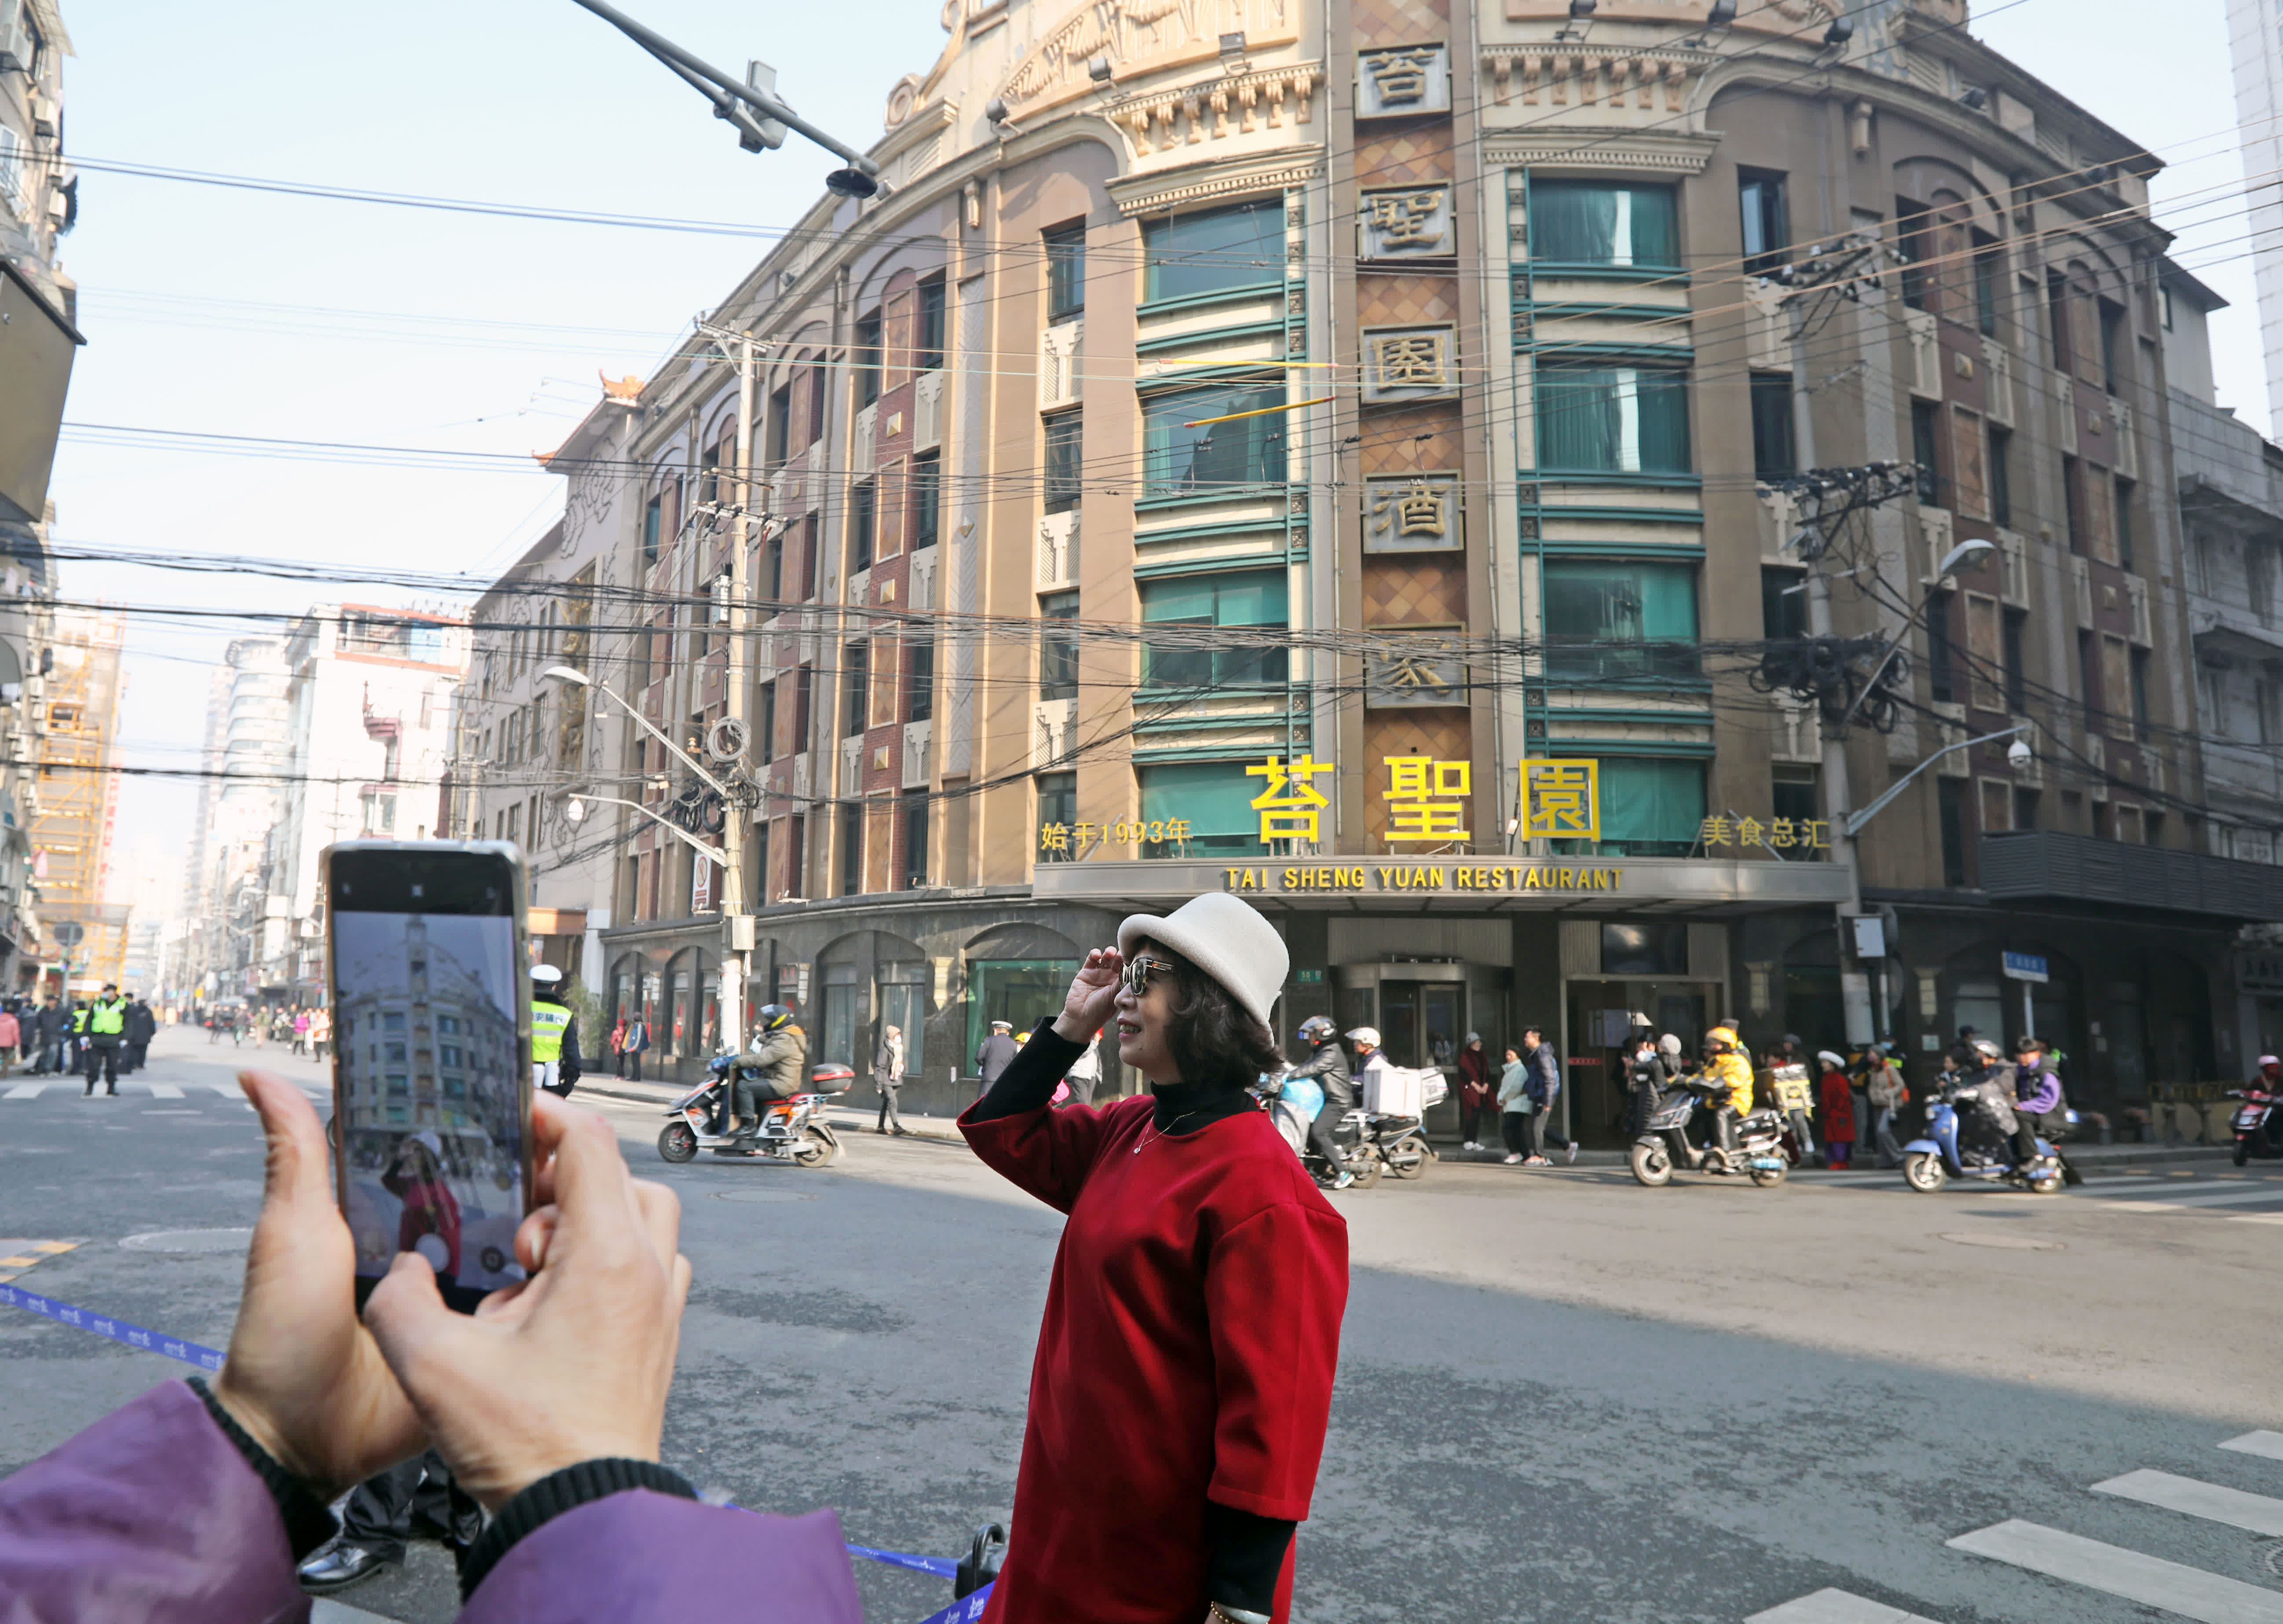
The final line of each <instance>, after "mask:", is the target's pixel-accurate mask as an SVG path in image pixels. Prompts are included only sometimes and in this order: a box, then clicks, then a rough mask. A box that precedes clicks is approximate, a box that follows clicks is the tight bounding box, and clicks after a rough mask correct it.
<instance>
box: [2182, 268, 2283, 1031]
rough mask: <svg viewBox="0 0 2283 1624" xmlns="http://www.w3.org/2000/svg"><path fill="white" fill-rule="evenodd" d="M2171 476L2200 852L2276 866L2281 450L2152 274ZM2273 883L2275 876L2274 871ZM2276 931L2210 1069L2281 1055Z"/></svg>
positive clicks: (2208, 295)
mask: <svg viewBox="0 0 2283 1624" xmlns="http://www.w3.org/2000/svg"><path fill="white" fill-rule="evenodd" d="M2162 293H2163V306H2162V316H2161V322H2162V327H2163V331H2164V353H2165V362H2166V368H2167V371H2168V372H2169V375H2170V383H2171V421H2172V433H2171V439H2172V471H2173V474H2174V476H2175V477H2176V478H2177V479H2178V482H2179V496H2180V516H2181V540H2182V543H2183V544H2182V549H2181V552H2182V563H2183V565H2184V566H2185V568H2186V579H2187V589H2188V634H2189V637H2190V639H2191V641H2192V644H2193V648H2194V651H2195V678H2196V725H2197V730H2198V731H2199V732H2200V733H2201V735H2202V741H2203V757H2204V787H2205V794H2206V798H2207V800H2209V804H2210V808H2211V811H2212V822H2211V834H2212V849H2213V850H2214V851H2215V852H2217V853H2219V854H2221V855H2226V856H2231V857H2240V858H2244V859H2247V860H2248V861H2250V862H2253V863H2283V839H2279V835H2283V448H2279V447H2277V446H2276V445H2275V443H2274V442H2273V441H2270V440H2267V439H2266V438H2264V436H2262V435H2261V433H2259V431H2258V430H2257V429H2256V428H2254V427H2252V426H2251V425H2249V424H2248V423H2246V422H2243V421H2242V420H2241V419H2240V418H2238V417H2237V415H2236V414H2235V412H2234V411H2233V410H2230V409H2228V408H2225V407H2223V406H2221V405H2219V404H2218V402H2217V396H2216V395H2215V394H2214V391H2213V386H2212V362H2211V339H2210V333H2209V328H2208V327H2207V325H2206V318H2207V317H2209V315H2210V314H2211V312H2213V311H2214V310H2217V309H2219V308H2222V307H2224V306H2225V303H2226V301H2225V300H2223V299H2222V298H2220V296H2219V295H2218V294H2217V293H2214V292H2212V290H2211V289H2210V288H2209V287H2207V286H2205V285H2203V283H2201V281H2199V280H2197V278H2196V277H2193V276H2191V275H2190V274H2189V273H2188V272H2186V271H2185V270H2183V269H2180V268H2179V267H2178V266H2177V265H2174V264H2171V263H2170V262H2167V263H2166V264H2165V266H2164V267H2163V281H2162ZM2277 874H2278V876H2279V878H2283V870H2278V871H2277ZM2279 946H2283V932H2279V931H2278V930H2277V928H2276V927H2275V925H2274V924H2273V923H2272V922H2271V916H2269V917H2268V922H2264V923H2261V924H2255V925H2247V926H2246V927H2245V929H2244V930H2243V932H2242V933H2241V938H2240V942H2239V946H2238V950H2237V952H2236V954H2235V956H2234V963H2233V966H2232V969H2233V975H2232V988H2229V989H2227V990H2228V991H2231V992H2232V1000H2224V1003H2227V1002H2232V1015H2233V1019H2232V1021H2231V1020H2229V1019H2222V1021H2221V1022H2220V1030H2219V1050H2220V1062H2221V1066H2222V1068H2223V1070H2227V1069H2230V1068H2231V1067H2232V1066H2234V1067H2240V1068H2241V1069H2243V1070H2244V1071H2245V1072H2246V1073H2247V1074H2248V1070H2249V1067H2248V1065H2247V1064H2245V1063H2246V1062H2248V1061H2252V1060H2256V1058H2258V1057H2259V1056H2260V1055H2262V1054H2272V1053H2274V1052H2276V1051H2277V1049H2278V1046H2279V1045H2283V953H2279V952H2278V951H2277V949H2278V948H2279Z"/></svg>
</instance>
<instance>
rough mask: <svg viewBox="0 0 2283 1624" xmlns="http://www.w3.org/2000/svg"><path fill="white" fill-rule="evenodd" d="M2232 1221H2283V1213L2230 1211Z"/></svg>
mask: <svg viewBox="0 0 2283 1624" xmlns="http://www.w3.org/2000/svg"><path fill="white" fill-rule="evenodd" d="M2227 1221H2228V1222H2230V1223H2283V1213H2230V1214H2228V1215H2227Z"/></svg>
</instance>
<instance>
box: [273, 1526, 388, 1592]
mask: <svg viewBox="0 0 2283 1624" xmlns="http://www.w3.org/2000/svg"><path fill="white" fill-rule="evenodd" d="M393 1566H395V1564H394V1563H393V1562H386V1561H383V1560H382V1559H381V1558H378V1557H377V1556H375V1555H373V1554H372V1552H370V1551H369V1550H366V1549H365V1548H364V1547H363V1546H362V1545H352V1544H350V1543H349V1542H347V1541H346V1540H340V1539H333V1540H328V1541H327V1542H325V1543H323V1545H320V1546H318V1547H317V1549H316V1550H315V1551H313V1552H311V1553H310V1555H309V1556H308V1558H307V1559H306V1560H304V1561H303V1562H302V1564H301V1565H300V1569H299V1570H298V1573H297V1576H298V1577H299V1578H300V1581H301V1588H302V1589H304V1590H306V1591H308V1593H309V1594H310V1595H312V1596H325V1595H330V1594H331V1592H333V1591H335V1590H346V1589H348V1588H349V1587H350V1586H351V1585H353V1584H362V1582H363V1581H366V1580H368V1579H370V1578H371V1577H372V1576H373V1575H374V1574H375V1573H378V1572H380V1570H381V1569H383V1568H385V1567H393Z"/></svg>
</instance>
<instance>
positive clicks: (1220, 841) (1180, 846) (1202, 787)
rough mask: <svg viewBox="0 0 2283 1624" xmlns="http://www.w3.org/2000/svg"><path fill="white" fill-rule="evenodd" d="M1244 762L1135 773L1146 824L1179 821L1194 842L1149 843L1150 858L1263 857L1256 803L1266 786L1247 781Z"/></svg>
mask: <svg viewBox="0 0 2283 1624" xmlns="http://www.w3.org/2000/svg"><path fill="white" fill-rule="evenodd" d="M1244 768H1245V762H1244V761H1243V760H1230V761H1158V762H1154V763H1150V764H1149V765H1145V766H1141V767H1137V768H1135V769H1134V777H1135V779H1136V780H1137V781H1138V782H1139V784H1140V785H1141V822H1142V823H1143V824H1145V825H1147V824H1155V823H1160V822H1170V821H1172V820H1173V819H1175V818H1179V819H1180V820H1182V821H1183V822H1185V823H1187V824H1188V826H1189V838H1188V839H1187V840H1185V841H1181V842H1179V843H1176V842H1174V841H1172V840H1161V841H1156V842H1144V843H1143V845H1142V847H1141V855H1143V856H1145V857H1172V856H1176V855H1181V856H1190V857H1196V856H1213V857H1262V856H1266V855H1267V854H1268V847H1266V845H1264V844H1263V843H1262V842H1261V839H1260V814H1259V813H1258V812H1257V811H1255V810H1254V809H1253V806H1252V802H1253V798H1254V797H1256V796H1257V795H1258V794H1259V793H1260V785H1261V782H1262V781H1261V780H1260V779H1258V778H1248V777H1245V774H1244Z"/></svg>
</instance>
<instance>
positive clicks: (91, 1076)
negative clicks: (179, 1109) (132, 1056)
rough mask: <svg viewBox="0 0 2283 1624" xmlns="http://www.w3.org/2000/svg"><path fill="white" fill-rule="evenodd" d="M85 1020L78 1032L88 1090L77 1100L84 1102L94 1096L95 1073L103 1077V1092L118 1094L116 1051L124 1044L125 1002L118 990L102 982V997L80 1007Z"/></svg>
mask: <svg viewBox="0 0 2283 1624" xmlns="http://www.w3.org/2000/svg"><path fill="white" fill-rule="evenodd" d="M80 1012H81V1014H82V1016H83V1017H84V1019H82V1022H81V1024H80V1028H79V1029H80V1031H81V1032H82V1033H83V1034H84V1035H85V1041H86V1044H87V1047H86V1049H85V1050H83V1051H82V1054H83V1058H84V1059H85V1060H86V1063H87V1072H86V1077H87V1088H86V1089H85V1091H84V1092H82V1095H81V1096H80V1097H81V1098H82V1099H84V1098H86V1097H87V1096H88V1095H90V1094H92V1093H94V1092H95V1079H96V1074H97V1073H101V1074H102V1076H103V1088H104V1092H105V1093H106V1094H116V1093H118V1092H119V1048H120V1045H121V1043H123V1042H126V1033H127V1000H126V999H124V998H122V997H121V996H120V995H119V988H117V987H116V986H115V985H113V984H112V983H110V982H105V984H104V988H103V996H102V997H100V998H97V1000H96V1001H95V1002H94V1003H86V1004H82V1005H81V1006H80Z"/></svg>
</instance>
